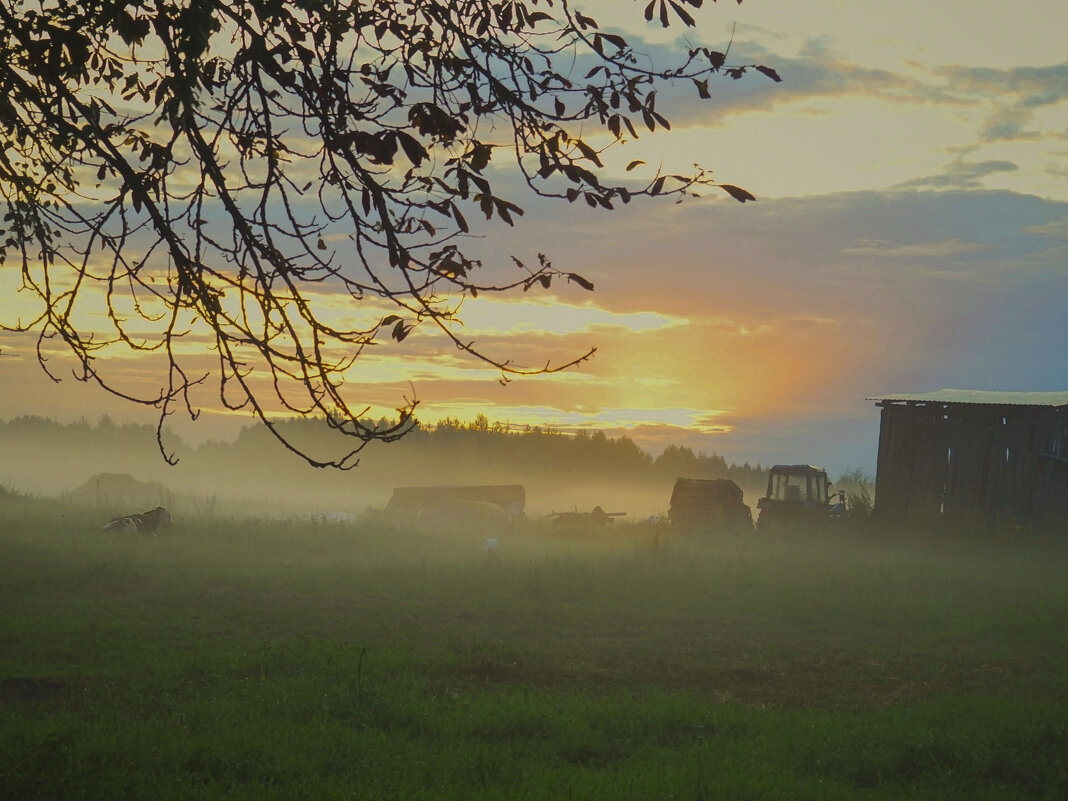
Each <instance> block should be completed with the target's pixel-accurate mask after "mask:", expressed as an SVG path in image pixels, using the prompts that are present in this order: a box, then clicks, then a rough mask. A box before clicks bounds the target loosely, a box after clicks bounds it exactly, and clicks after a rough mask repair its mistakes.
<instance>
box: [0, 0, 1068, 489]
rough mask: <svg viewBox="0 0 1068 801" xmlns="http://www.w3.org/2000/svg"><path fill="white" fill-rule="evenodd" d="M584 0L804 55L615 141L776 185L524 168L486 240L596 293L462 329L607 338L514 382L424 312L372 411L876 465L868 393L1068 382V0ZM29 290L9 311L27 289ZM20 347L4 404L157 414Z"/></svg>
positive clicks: (538, 298) (93, 413)
mask: <svg viewBox="0 0 1068 801" xmlns="http://www.w3.org/2000/svg"><path fill="white" fill-rule="evenodd" d="M574 5H575V6H578V7H579V8H581V9H583V10H584V11H585V12H586V13H587V14H589V15H590V16H593V17H595V18H596V19H597V20H598V22H600V23H601V25H602V26H603V27H605V28H618V29H620V30H621V31H624V32H625V33H626V34H627V35H628V37H629V38H630V40H631V43H632V44H634V45H636V46H637V47H638V48H639V49H645V50H646V51H649V52H653V53H657V54H661V53H664V54H668V55H670V53H671V52H675V51H680V52H681V51H682V50H683V49H684V48H687V47H689V46H691V45H707V46H711V47H713V48H715V49H723V48H724V47H726V45H727V43H728V41H730V47H731V50H730V53H731V61H732V62H734V63H756V64H764V65H767V66H770V67H773V68H774V69H775V70H776V71H777V72H778V73H779V75H781V76H782V78H783V81H782V83H774V82H772V81H770V80H767V79H766V78H764V77H763V76H761V75H758V74H751V75H749V76H747V77H746V78H745V79H744V80H741V81H737V82H734V81H730V80H729V79H724V80H722V81H718V82H713V84H712V86H711V87H710V88H711V92H712V99H711V100H709V101H703V102H702V101H698V100H697V99H696V97H695V96H694V93H693V92H692V91H686V92H683V91H679V92H670V91H666V92H664V93H663V96H662V99H661V101H660V102H659V103H658V110H660V111H662V112H663V113H664V114H665V115H666V116H667V117H668V118H669V119H670V120H671V121H672V130H671V131H670V132H669V133H667V134H650V135H643V136H642V137H641V138H640V139H639V140H638V141H632V142H628V143H626V144H625V145H622V146H619V147H617V148H616V149H615V150H614V151H611V152H610V153H609V155H608V156H607V157H606V159H605V161H606V165H607V167H608V169H609V171H615V172H617V173H618V174H619V175H620V176H623V175H624V165H626V164H627V163H628V162H630V161H632V160H634V159H641V160H643V161H645V162H646V165H644V166H643V167H641V168H639V169H638V170H636V171H635V173H636V177H641V176H640V175H637V174H638V173H641V172H642V170H646V171H647V173H646V174H647V175H648V174H652V171H654V170H655V169H657V168H662V169H664V170H665V171H683V172H686V171H689V169H690V167H691V165H692V164H693V163H700V164H701V165H702V166H703V167H705V168H707V169H710V170H712V171H713V174H714V176H715V178H716V179H717V180H720V181H722V182H724V183H730V184H736V185H740V186H744V187H745V188H746V189H748V190H749V191H750V192H752V193H753V194H754V195H756V197H757V201H756V202H755V203H746V204H744V205H742V204H738V203H736V202H735V201H734V200H732V199H730V198H729V197H727V196H726V195H725V194H719V193H715V192H709V193H706V196H705V197H702V198H700V199H690V200H687V201H686V202H684V203H682V204H679V205H676V204H674V203H672V202H660V203H656V202H653V203H634V204H631V205H629V206H627V207H623V208H621V209H617V210H616V211H613V212H605V211H601V210H597V211H595V210H591V209H588V208H587V207H585V205H582V204H576V205H569V204H566V203H563V204H561V203H547V202H544V201H538V200H536V199H534V198H530V197H529V196H524V195H523V194H522V193H521V191H520V189H519V187H518V184H517V183H515V182H514V176H510V175H509V174H508V173H507V172H506V171H503V170H502V171H501V173H500V174H499V175H497V176H495V177H496V178H497V180H498V181H500V182H502V183H501V185H502V186H505V187H507V186H509V181H512V184H511V185H512V186H514V187H515V189H514V192H515V194H514V195H512V196H510V198H511V199H513V200H515V202H517V203H519V204H520V205H521V206H523V207H524V208H525V210H526V214H525V215H524V217H523V218H522V220H521V221H520V222H519V224H518V225H517V226H516V227H515V228H514V229H505V228H503V226H499V227H497V228H492V229H487V231H486V233H487V234H489V235H487V236H486V237H485V238H483V239H481V240H480V241H478V242H476V243H475V244H474V245H473V246H472V247H471V248H470V250H472V251H473V255H476V256H480V257H481V258H482V259H483V261H484V263H486V264H487V265H498V264H499V265H508V264H510V256H512V255H515V256H517V257H519V258H522V259H529V260H530V261H534V259H535V254H536V253H538V252H544V253H546V255H547V256H548V257H549V258H550V259H551V260H552V261H553V263H554V265H555V266H558V267H560V268H561V269H565V270H569V271H574V272H578V273H581V274H582V275H583V276H585V277H587V278H589V279H590V280H592V281H593V282H594V284H595V285H596V290H595V291H594V292H593V293H588V292H585V291H584V290H582V289H581V288H579V287H578V286H576V285H573V284H571V285H568V284H564V285H554V287H553V290H552V292H541V293H538V294H534V293H527V294H522V293H520V294H518V295H515V296H503V297H493V298H480V299H478V300H476V301H469V302H468V303H466V304H465V306H464V310H463V315H462V318H463V320H464V325H465V329H464V330H465V331H466V332H467V333H468V334H469V335H470V336H471V337H472V338H477V340H478V342H479V344H480V345H481V346H482V347H484V348H486V349H487V350H489V351H490V352H491V353H493V354H494V355H499V356H502V357H506V358H511V359H513V360H514V361H515V362H516V363H518V364H525V365H539V364H543V363H544V362H545V360H546V359H547V358H552V359H554V360H562V359H566V358H568V357H573V356H576V355H579V354H580V353H582V352H584V351H585V350H586V349H587V348H590V347H596V348H597V353H596V356H595V357H594V358H593V359H591V360H589V361H587V362H585V363H583V364H581V365H579V366H578V367H576V368H574V369H572V370H569V371H566V372H563V373H559V374H554V375H549V376H540V377H535V378H521V379H517V380H515V381H512V382H511V383H509V384H508V385H507V386H502V385H501V383H500V382H499V380H498V379H499V374H498V373H496V372H495V371H493V370H486V369H485V368H484V367H482V366H481V365H480V364H478V363H476V362H473V361H471V360H470V359H465V358H463V357H462V356H461V355H460V354H459V353H458V352H457V351H456V350H455V348H453V347H451V346H450V345H448V344H447V343H444V342H442V341H441V340H440V339H437V338H434V337H432V336H430V335H429V333H427V334H424V333H423V332H421V331H419V330H417V331H416V332H415V333H413V334H412V335H411V336H410V337H409V338H408V339H406V340H405V341H404V342H402V343H391V344H390V345H389V346H383V347H381V348H379V349H377V350H376V351H375V352H374V354H373V355H372V356H368V357H364V358H362V359H361V361H360V362H359V363H358V364H357V367H356V368H355V369H354V370H353V372H352V376H351V388H352V389H353V390H354V391H358V393H359V395H360V397H361V398H365V399H366V402H367V403H368V404H370V405H371V406H372V408H373V409H374V410H376V411H382V412H383V413H388V412H389V411H390V410H392V409H394V408H396V407H397V406H398V405H399V403H400V400H401V398H402V397H403V396H404V395H410V394H411V392H412V390H413V389H414V391H415V393H416V395H417V397H418V398H419V400H420V405H419V409H418V415H417V416H418V418H419V419H421V420H424V421H427V422H434V421H436V420H438V419H440V418H442V417H446V416H451V417H460V418H467V419H470V418H472V417H474V416H475V415H476V414H479V413H484V414H486V415H487V416H489V417H490V418H491V419H495V420H502V421H506V422H511V423H513V424H519V425H523V424H541V425H552V426H558V427H561V428H563V429H574V428H586V429H593V428H597V429H603V430H605V431H606V432H608V433H610V434H621V433H626V434H627V435H628V436H631V437H632V438H634V439H636V440H637V441H638V442H639V443H640V444H642V445H643V446H644V447H646V448H648V449H649V450H651V451H653V452H657V451H659V449H661V448H662V447H663V446H664V445H666V444H669V443H673V444H679V445H688V446H690V447H693V448H695V449H697V450H702V451H705V452H709V453H711V452H715V453H719V454H722V455H724V456H726V457H727V458H729V459H731V460H734V461H738V462H743V461H749V462H761V463H763V464H770V463H797V462H808V463H814V464H822V465H824V466H826V467H827V468H828V469H829V470H831V471H832V473H840V472H844V471H846V470H849V469H852V468H855V467H861V468H864V469H866V470H868V471H869V472H874V467H875V460H876V450H877V438H878V409H877V408H876V406H875V404H874V403H873V402H872V401H870V400H867V399H868V398H871V397H877V396H879V395H885V394H897V393H904V392H927V391H932V390H936V389H942V388H959V389H988V390H1017V391H1042V390H1065V389H1068V359H1066V355H1068V313H1065V307H1066V306H1068V47H1066V46H1065V37H1064V31H1065V30H1068V6H1065V5H1064V4H1062V3H1058V2H1053V1H1052V0H1043V1H1042V2H1038V1H1037V0H1023V1H1022V2H1017V3H1013V4H1002V3H997V4H995V3H986V4H976V3H974V2H969V1H968V0H942V1H941V2H939V3H929V2H918V1H913V0H908V2H897V3H893V4H890V3H878V4H876V3H871V2H857V1H855V0H854V1H853V2H848V1H847V0H837V1H832V0H810V2H805V3H798V2H795V0H746V2H744V3H742V4H736V3H732V2H727V0H724V1H723V2H721V3H717V4H711V3H706V4H705V6H704V8H702V9H701V10H700V11H699V12H696V14H695V15H696V17H697V20H698V27H697V29H696V30H694V29H689V30H684V29H683V28H682V27H681V26H678V25H674V26H672V27H671V28H669V29H667V30H663V29H661V27H660V26H659V24H654V25H648V24H646V23H645V22H644V20H642V15H641V10H642V7H643V4H642V3H627V2H621V1H620V0H584V2H579V0H575V2H574ZM5 269H6V268H5ZM501 269H507V268H506V267H503V266H502V268H501ZM3 289H4V291H3V292H2V293H0V320H9V319H10V318H11V317H12V316H15V315H17V313H18V306H17V304H18V303H19V300H18V297H17V295H15V294H14V293H13V292H12V291H9V290H10V287H4V288H3ZM325 300H326V301H328V300H329V299H325ZM0 347H2V348H3V350H2V351H0V386H2V387H3V391H2V392H0V418H8V417H13V416H16V415H21V414H41V415H46V416H53V417H58V418H61V419H71V418H74V419H77V418H82V417H84V418H86V419H89V420H93V419H95V418H97V417H99V415H100V414H102V413H105V412H106V413H108V414H109V415H111V416H112V417H113V418H117V419H124V418H131V419H135V418H136V419H141V417H138V414H137V413H136V411H135V410H134V409H132V408H128V407H125V406H123V405H121V404H119V403H117V402H116V401H115V400H114V399H112V398H110V397H109V396H106V395H105V394H104V393H102V392H101V391H100V390H98V389H96V388H94V387H89V386H84V385H81V384H78V383H77V382H75V381H73V380H71V379H69V378H67V379H66V380H64V381H63V382H62V383H61V384H58V385H57V384H53V383H52V382H51V381H49V380H48V379H47V378H46V377H45V376H44V375H43V373H42V372H41V370H40V368H39V367H38V366H37V365H36V362H35V360H34V357H33V353H32V348H30V347H27V343H26V342H25V341H23V340H17V339H14V338H12V337H10V336H7V337H2V338H0ZM119 368H120V369H128V370H130V371H134V372H136V371H138V370H141V371H144V370H145V366H144V365H139V364H137V363H135V360H129V359H127V360H126V362H125V363H122V364H119ZM142 417H143V416H142ZM237 422H240V423H244V422H247V421H246V420H245V419H243V418H242V419H240V420H238V421H237ZM234 423H235V421H234V418H233V417H232V416H230V417H226V418H224V417H223V415H221V414H218V413H217V412H215V411H214V410H213V409H212V408H211V405H210V399H209V400H208V402H207V403H206V404H205V407H204V414H203V415H202V416H201V419H200V420H199V421H198V422H197V423H195V424H192V425H190V424H188V423H185V422H183V421H181V420H179V419H177V418H174V419H173V424H174V426H175V427H176V428H177V429H178V430H179V431H180V432H181V433H182V435H183V436H184V437H187V438H189V439H191V440H193V441H196V440H197V439H198V438H204V437H206V436H217V435H219V432H222V431H224V430H228V428H227V427H228V426H230V427H232V426H233V425H234ZM387 447H388V446H387Z"/></svg>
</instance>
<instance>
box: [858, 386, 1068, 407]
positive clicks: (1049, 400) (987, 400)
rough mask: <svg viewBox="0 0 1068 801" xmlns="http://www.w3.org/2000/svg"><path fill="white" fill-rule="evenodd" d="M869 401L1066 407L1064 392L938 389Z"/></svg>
mask: <svg viewBox="0 0 1068 801" xmlns="http://www.w3.org/2000/svg"><path fill="white" fill-rule="evenodd" d="M866 400H870V401H880V402H885V401H908V402H912V403H972V404H980V405H984V406H1068V391H1065V392H988V391H984V390H977V389H940V390H938V391H937V392H912V393H905V394H902V395H879V396H878V397H874V398H866Z"/></svg>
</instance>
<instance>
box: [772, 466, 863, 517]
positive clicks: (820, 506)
mask: <svg viewBox="0 0 1068 801" xmlns="http://www.w3.org/2000/svg"><path fill="white" fill-rule="evenodd" d="M757 508H758V509H759V510H760V517H759V518H758V519H757V528H758V529H759V530H762V531H768V530H774V529H776V528H781V527H783V526H784V525H785V526H796V525H822V524H824V523H826V522H827V521H828V520H833V519H836V518H838V517H841V516H842V514H843V513H844V511H845V494H844V493H843V492H840V491H839V492H831V482H830V481H828V480H827V471H826V470H824V469H823V468H822V467H813V466H812V465H810V464H777V465H775V466H774V467H772V468H771V470H770V471H769V472H768V489H767V493H766V494H765V496H764V497H763V498H761V499H760V500H759V501H757Z"/></svg>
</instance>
